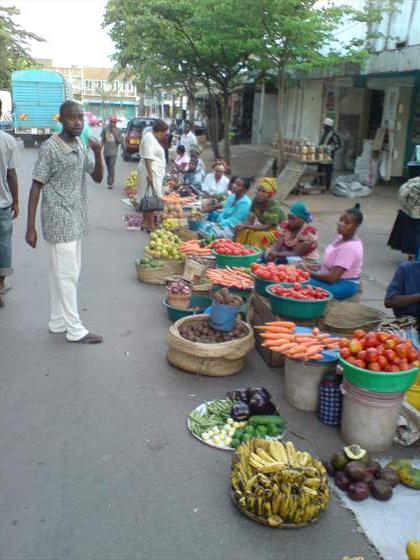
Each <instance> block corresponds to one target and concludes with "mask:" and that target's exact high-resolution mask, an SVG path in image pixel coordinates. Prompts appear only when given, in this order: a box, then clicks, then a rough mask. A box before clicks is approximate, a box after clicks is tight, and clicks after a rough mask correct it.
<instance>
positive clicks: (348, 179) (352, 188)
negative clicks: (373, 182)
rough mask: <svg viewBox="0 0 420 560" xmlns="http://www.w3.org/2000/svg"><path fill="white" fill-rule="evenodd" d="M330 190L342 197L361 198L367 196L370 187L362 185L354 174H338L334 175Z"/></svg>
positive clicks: (369, 192) (370, 190)
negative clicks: (337, 175)
mask: <svg viewBox="0 0 420 560" xmlns="http://www.w3.org/2000/svg"><path fill="white" fill-rule="evenodd" d="M332 192H333V193H334V194H335V195H336V196H341V197H344V198H362V197H365V196H369V195H370V194H371V192H372V189H371V188H369V187H368V186H366V185H362V183H360V181H358V180H357V179H356V177H355V175H347V176H343V175H341V176H339V177H336V179H335V181H334V185H333V188H332Z"/></svg>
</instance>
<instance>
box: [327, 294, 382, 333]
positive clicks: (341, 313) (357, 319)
mask: <svg viewBox="0 0 420 560" xmlns="http://www.w3.org/2000/svg"><path fill="white" fill-rule="evenodd" d="M384 317H385V314H384V313H382V311H379V310H378V309H375V308H373V307H368V306H367V305H362V304H361V303H353V302H347V301H337V300H333V301H332V302H331V303H329V304H328V307H327V311H326V313H325V318H324V325H325V328H327V329H329V330H331V331H333V332H336V333H341V334H348V335H351V334H352V333H353V331H354V330H356V329H363V330H374V329H376V328H377V327H378V326H379V324H380V323H381V321H382V319H383V318H384Z"/></svg>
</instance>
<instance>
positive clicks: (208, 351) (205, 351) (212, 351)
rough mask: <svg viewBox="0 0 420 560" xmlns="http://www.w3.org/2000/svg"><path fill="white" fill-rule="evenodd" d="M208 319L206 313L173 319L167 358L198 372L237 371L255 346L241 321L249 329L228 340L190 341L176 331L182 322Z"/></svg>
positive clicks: (229, 373) (190, 371)
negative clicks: (208, 342)
mask: <svg viewBox="0 0 420 560" xmlns="http://www.w3.org/2000/svg"><path fill="white" fill-rule="evenodd" d="M203 319H206V320H208V316H207V315H194V316H191V317H185V318H184V319H180V320H179V321H177V322H176V323H174V324H173V325H172V326H171V327H170V328H169V332H168V335H167V337H166V342H167V344H168V346H169V351H168V356H167V357H168V361H169V363H170V364H171V365H173V366H175V367H177V368H179V369H182V370H184V371H187V372H188V373H195V374H201V375H208V376H213V377H222V376H226V375H232V374H234V373H237V372H238V371H240V370H241V369H242V368H243V367H244V366H245V361H246V356H247V354H248V353H249V352H250V351H251V350H252V349H253V348H254V334H253V332H252V328H251V327H250V326H249V325H248V324H247V323H244V322H243V321H240V322H241V324H242V325H244V326H245V327H246V329H247V331H248V334H246V335H245V336H244V337H242V338H239V339H238V340H232V341H229V342H220V343H218V344H206V343H200V342H191V341H190V340H186V339H185V338H183V337H182V336H181V335H180V334H179V328H180V327H181V326H182V325H185V323H192V322H194V321H195V322H197V321H203Z"/></svg>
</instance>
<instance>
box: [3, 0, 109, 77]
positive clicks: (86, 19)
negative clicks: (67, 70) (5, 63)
mask: <svg viewBox="0 0 420 560" xmlns="http://www.w3.org/2000/svg"><path fill="white" fill-rule="evenodd" d="M105 5H106V0H0V6H15V7H16V8H18V9H19V10H20V12H21V13H20V15H19V16H16V17H15V18H14V20H15V22H16V23H19V25H21V27H23V28H24V29H25V30H26V31H32V32H34V33H36V34H37V35H39V36H41V37H43V38H44V39H45V42H43V43H36V42H33V43H32V45H31V47H32V48H31V55H32V57H34V58H50V59H52V60H53V64H54V65H57V66H70V65H72V64H73V65H76V66H103V67H111V66H113V63H112V61H111V60H110V58H109V57H110V56H111V55H112V53H113V51H114V49H113V43H112V41H111V39H110V38H109V36H108V34H107V31H106V30H105V29H102V28H101V23H102V19H103V14H104V12H105Z"/></svg>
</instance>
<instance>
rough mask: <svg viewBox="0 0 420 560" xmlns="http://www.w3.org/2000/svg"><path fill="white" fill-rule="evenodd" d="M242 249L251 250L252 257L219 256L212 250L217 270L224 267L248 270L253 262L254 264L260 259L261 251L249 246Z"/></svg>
mask: <svg viewBox="0 0 420 560" xmlns="http://www.w3.org/2000/svg"><path fill="white" fill-rule="evenodd" d="M244 247H245V249H253V250H254V251H255V253H253V254H252V255H243V256H239V255H238V256H236V257H235V255H220V254H219V253H217V252H216V251H214V250H213V251H212V253H213V255H214V256H215V257H216V266H217V268H224V267H225V266H240V267H243V268H249V266H250V265H251V264H252V263H253V262H256V261H257V260H258V259H259V258H260V255H261V253H262V251H261V249H257V248H256V247H252V246H251V245H244Z"/></svg>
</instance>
